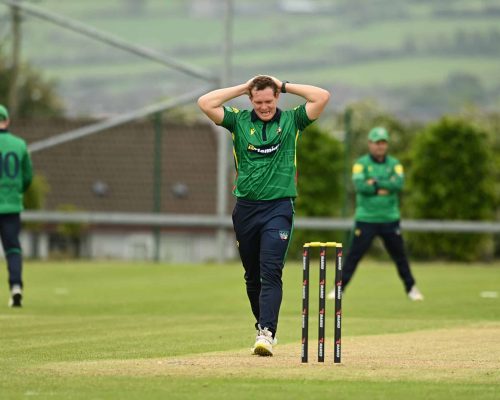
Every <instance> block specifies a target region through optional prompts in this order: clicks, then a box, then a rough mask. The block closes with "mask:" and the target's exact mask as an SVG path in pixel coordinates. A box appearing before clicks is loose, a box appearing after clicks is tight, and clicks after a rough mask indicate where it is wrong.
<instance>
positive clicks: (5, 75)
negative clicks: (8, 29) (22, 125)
mask: <svg viewBox="0 0 500 400" xmlns="http://www.w3.org/2000/svg"><path fill="white" fill-rule="evenodd" d="M11 76H12V69H11V67H10V65H9V62H8V57H7V56H6V55H5V54H4V52H3V49H2V47H0V103H1V104H5V105H8V101H7V100H8V98H9V90H10V80H11ZM17 90H18V99H19V104H18V108H17V117H20V118H33V117H38V116H60V115H61V114H62V111H63V107H62V103H61V101H60V99H59V97H58V95H57V93H56V88H55V83H54V82H53V81H47V80H45V79H44V78H43V76H42V74H41V73H40V72H39V71H37V70H35V69H34V68H33V67H31V66H30V65H29V64H23V65H22V66H21V69H20V72H19V84H18V87H17Z"/></svg>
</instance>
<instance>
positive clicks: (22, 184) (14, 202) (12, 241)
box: [0, 105, 32, 307]
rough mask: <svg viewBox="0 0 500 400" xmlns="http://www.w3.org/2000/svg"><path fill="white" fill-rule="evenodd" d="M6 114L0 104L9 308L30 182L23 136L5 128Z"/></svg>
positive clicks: (16, 293)
mask: <svg viewBox="0 0 500 400" xmlns="http://www.w3.org/2000/svg"><path fill="white" fill-rule="evenodd" d="M9 122H10V121H9V113H8V111H7V109H6V108H5V107H4V106H2V105H0V236H1V239H2V246H3V251H4V253H5V258H6V260H7V268H8V271H9V287H10V300H9V305H10V306H11V307H21V304H22V303H21V302H22V289H23V280H22V253H21V245H20V243H19V232H20V230H21V218H20V213H21V211H22V210H23V193H24V192H25V191H26V189H28V187H29V185H30V184H31V178H32V168H31V159H30V156H29V154H28V150H27V148H26V143H25V142H24V140H23V139H21V138H19V137H17V136H14V135H13V134H12V133H10V132H9V131H8V127H9Z"/></svg>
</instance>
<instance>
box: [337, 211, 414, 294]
mask: <svg viewBox="0 0 500 400" xmlns="http://www.w3.org/2000/svg"><path fill="white" fill-rule="evenodd" d="M354 229H355V230H354V238H353V241H352V243H351V247H350V249H349V252H348V253H347V256H346V259H345V262H344V266H343V270H342V287H344V288H345V287H346V286H347V284H348V283H349V281H350V280H351V278H352V276H353V274H354V272H355V271H356V267H357V266H358V263H359V261H360V260H361V258H363V255H364V254H365V253H366V251H367V250H368V249H369V248H370V245H371V243H372V241H373V239H374V238H375V236H380V237H381V238H382V241H383V242H384V246H385V248H386V250H387V252H388V253H389V255H390V256H391V258H392V260H393V261H394V263H395V264H396V267H397V269H398V274H399V278H400V279H401V280H402V281H403V284H404V286H405V290H406V292H407V293H408V292H409V291H410V289H411V287H412V286H413V285H414V284H415V279H414V278H413V275H412V273H411V270H410V265H409V263H408V259H407V257H406V252H405V249H404V242H403V237H402V236H401V229H400V227H399V221H394V222H385V223H383V222H360V221H356V225H355V228H354Z"/></svg>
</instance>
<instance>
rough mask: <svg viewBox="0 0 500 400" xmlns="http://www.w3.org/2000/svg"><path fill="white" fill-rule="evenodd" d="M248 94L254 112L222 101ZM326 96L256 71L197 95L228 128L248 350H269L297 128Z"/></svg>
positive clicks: (289, 218)
mask: <svg viewBox="0 0 500 400" xmlns="http://www.w3.org/2000/svg"><path fill="white" fill-rule="evenodd" d="M280 93H292V94H295V95H297V96H300V97H303V98H304V99H305V103H304V104H301V105H299V106H297V107H295V108H294V109H291V110H280V109H279V108H278V107H277V104H278V100H279V97H280ZM239 96H248V97H249V99H250V102H251V104H252V106H253V109H252V110H238V109H236V108H232V107H227V106H224V104H225V103H226V102H228V101H229V100H231V99H234V98H236V97H239ZM329 98H330V94H329V93H328V92H327V91H326V90H324V89H321V88H318V87H315V86H310V85H301V84H297V83H289V82H287V81H283V82H282V81H280V80H278V79H276V78H273V77H269V76H257V77H254V78H252V79H250V80H249V81H248V82H246V83H243V84H241V85H237V86H233V87H228V88H224V89H218V90H214V91H212V92H210V93H207V94H205V95H204V96H202V97H200V98H199V100H198V105H199V106H200V108H201V110H202V111H203V112H204V113H205V114H206V115H207V116H208V117H209V118H210V119H211V120H212V121H213V122H215V123H216V124H217V125H221V126H223V127H224V128H226V129H228V130H229V131H230V132H231V135H232V139H233V155H234V163H235V167H236V180H235V185H234V188H233V194H234V195H235V196H236V198H237V200H236V206H235V208H234V211H233V226H234V231H235V233H236V240H237V244H238V248H239V253H240V257H241V261H242V263H243V268H244V270H245V275H244V276H245V282H246V290H247V295H248V298H249V300H250V306H251V308H252V312H253V315H254V316H255V319H256V321H257V322H256V324H255V327H256V329H257V337H256V340H255V345H254V347H253V348H252V352H253V354H257V355H260V356H272V355H273V344H275V343H276V339H275V336H276V330H277V327H278V315H279V310H280V306H281V300H282V293H283V292H282V281H281V276H282V270H283V267H284V263H285V256H286V252H287V250H288V245H289V243H290V239H291V235H292V229H293V215H294V208H293V207H294V205H293V203H294V199H295V197H296V196H297V187H296V175H297V165H296V146H297V142H298V139H299V137H300V135H301V131H302V130H304V128H306V127H307V126H308V125H309V124H311V123H312V122H313V121H314V120H315V119H317V118H318V117H319V116H320V115H321V113H322V111H323V109H324V108H325V106H326V103H327V102H328V100H329Z"/></svg>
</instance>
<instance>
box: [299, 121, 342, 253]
mask: <svg viewBox="0 0 500 400" xmlns="http://www.w3.org/2000/svg"><path fill="white" fill-rule="evenodd" d="M342 162H343V151H342V146H341V144H340V142H339V141H338V140H337V139H335V138H334V137H332V135H331V134H330V133H329V132H327V131H325V130H322V128H320V127H319V126H318V125H317V124H313V125H311V126H309V127H308V128H307V129H306V130H305V131H304V132H303V135H302V137H301V139H300V140H299V144H298V146H297V165H298V192H299V195H298V197H297V201H296V203H295V209H296V215H297V216H307V217H319V216H321V217H324V216H338V215H340V202H341V199H342V194H343V193H342ZM332 235H333V233H332V232H326V231H319V232H316V231H305V230H302V231H299V230H296V231H295V232H294V235H293V238H292V245H291V248H290V253H291V254H292V256H293V257H297V256H298V255H299V254H300V251H301V248H302V244H303V243H304V242H306V241H313V240H334V236H332Z"/></svg>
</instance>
